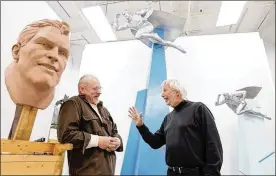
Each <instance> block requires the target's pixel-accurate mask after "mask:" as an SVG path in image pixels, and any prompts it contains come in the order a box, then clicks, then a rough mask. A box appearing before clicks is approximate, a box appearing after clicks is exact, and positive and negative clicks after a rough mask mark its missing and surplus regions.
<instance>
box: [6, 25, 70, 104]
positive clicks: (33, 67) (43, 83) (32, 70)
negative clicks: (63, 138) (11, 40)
mask: <svg viewBox="0 0 276 176" xmlns="http://www.w3.org/2000/svg"><path fill="white" fill-rule="evenodd" d="M67 34H68V33H67ZM20 37H21V38H20V39H19V43H17V44H15V45H14V46H13V47H12V55H13V58H14V61H13V62H12V63H11V64H10V65H9V66H8V67H7V69H6V70H5V83H6V86H7V89H8V92H9V94H10V97H11V99H12V100H13V102H14V103H15V104H20V105H29V106H32V107H36V108H38V109H45V108H47V107H48V106H49V104H50V103H51V101H52V100H53V98H54V94H55V86H56V85H57V84H58V83H59V82H60V78H61V75H62V73H63V71H64V69H65V67H66V63H67V60H68V57H69V46H70V41H69V36H68V35H64V34H63V33H62V32H61V30H60V29H58V28H56V27H54V26H51V25H48V26H43V25H41V26H39V28H38V30H29V31H28V29H27V31H26V32H25V33H23V34H22V36H20ZM22 41H23V42H22ZM22 43H23V44H22Z"/></svg>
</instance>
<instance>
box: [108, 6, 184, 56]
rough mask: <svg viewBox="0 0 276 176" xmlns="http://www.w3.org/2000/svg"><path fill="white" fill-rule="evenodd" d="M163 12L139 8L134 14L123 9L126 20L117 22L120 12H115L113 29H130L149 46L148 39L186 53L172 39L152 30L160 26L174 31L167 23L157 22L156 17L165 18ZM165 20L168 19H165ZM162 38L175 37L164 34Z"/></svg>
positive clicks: (170, 31)
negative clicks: (123, 22)
mask: <svg viewBox="0 0 276 176" xmlns="http://www.w3.org/2000/svg"><path fill="white" fill-rule="evenodd" d="M164 13H165V12H162V13H160V11H154V10H153V8H148V9H141V10H138V11H136V13H135V14H132V13H130V12H128V11H124V12H122V16H123V17H124V18H125V20H126V21H127V22H126V23H125V24H123V25H119V24H118V23H119V17H120V16H121V14H120V13H117V14H116V17H115V20H114V22H113V30H114V31H122V30H126V29H130V30H131V32H132V33H133V35H134V36H135V38H136V39H138V40H144V41H142V42H143V43H145V44H146V45H148V46H150V47H151V44H150V45H149V44H148V43H149V41H150V42H151V43H156V44H161V45H164V46H169V47H173V48H175V49H178V50H179V51H181V52H182V53H186V51H185V50H184V49H183V48H182V47H181V46H177V45H175V44H173V43H172V41H170V40H164V39H162V38H161V37H160V36H159V35H158V34H157V33H156V32H154V29H155V28H162V29H165V28H167V31H169V33H172V32H174V31H173V30H171V29H170V28H171V26H170V25H168V24H166V25H164V24H161V23H162V22H161V23H160V22H157V21H158V19H162V18H164V17H165V18H166V16H165V15H164ZM168 15H170V16H171V14H168ZM178 18H179V17H178ZM164 21H165V20H164ZM166 21H168V20H166ZM184 21H185V20H183V21H182V23H183V22H184ZM160 24H161V25H160ZM180 24H181V22H180ZM183 26H184V25H183ZM176 33H178V32H176ZM170 35H171V34H170ZM174 35H175V34H174ZM176 35H177V34H176ZM178 35H179V34H178ZM164 38H165V39H166V38H167V39H173V38H174V39H175V37H172V36H170V37H166V36H165V37H164ZM145 40H149V41H145Z"/></svg>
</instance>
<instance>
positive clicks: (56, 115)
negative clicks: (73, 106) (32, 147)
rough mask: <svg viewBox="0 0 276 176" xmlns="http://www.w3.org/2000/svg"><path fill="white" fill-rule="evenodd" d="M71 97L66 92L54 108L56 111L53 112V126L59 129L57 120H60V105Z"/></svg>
mask: <svg viewBox="0 0 276 176" xmlns="http://www.w3.org/2000/svg"><path fill="white" fill-rule="evenodd" d="M68 99H69V96H67V95H66V94H65V95H64V97H63V99H61V100H58V101H57V102H56V104H55V108H54V113H53V118H52V122H51V128H54V129H57V121H58V115H59V109H60V106H61V105H62V104H63V103H64V102H65V101H67V100H68Z"/></svg>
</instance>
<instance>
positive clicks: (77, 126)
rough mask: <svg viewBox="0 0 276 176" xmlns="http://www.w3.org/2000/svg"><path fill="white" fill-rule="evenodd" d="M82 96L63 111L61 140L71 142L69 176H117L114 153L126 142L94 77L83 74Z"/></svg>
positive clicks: (72, 98)
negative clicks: (105, 104) (103, 100)
mask: <svg viewBox="0 0 276 176" xmlns="http://www.w3.org/2000/svg"><path fill="white" fill-rule="evenodd" d="M78 91H79V95H78V96H74V97H71V98H70V99H69V100H67V101H66V102H64V103H63V104H62V106H61V108H60V113H59V121H58V128H57V132H58V140H59V142H60V143H72V144H73V150H71V151H68V164H69V173H70V175H114V171H115V165H116V155H115V151H117V152H121V151H123V143H122V139H121V137H120V135H119V134H118V131H117V126H116V124H115V123H114V121H113V118H112V117H111V115H110V113H109V111H108V110H107V109H106V108H105V107H104V106H103V102H102V101H100V100H99V97H100V95H101V85H100V82H99V80H98V79H97V78H96V77H95V76H93V75H84V76H82V77H81V78H80V80H79V83H78Z"/></svg>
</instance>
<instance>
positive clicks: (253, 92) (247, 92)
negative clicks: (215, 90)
mask: <svg viewBox="0 0 276 176" xmlns="http://www.w3.org/2000/svg"><path fill="white" fill-rule="evenodd" d="M261 89H262V88H261V87H256V86H251V87H244V88H242V89H239V90H236V91H235V92H232V93H222V94H219V95H218V97H217V101H216V103H215V105H216V106H220V105H223V104H227V106H228V107H229V108H230V109H231V110H232V111H233V112H234V113H236V114H237V115H241V114H244V113H245V114H249V115H254V116H258V117H260V118H266V119H268V120H271V118H270V117H268V116H267V115H265V114H263V113H261V112H260V111H259V110H258V109H259V107H248V105H247V102H246V99H254V98H255V97H256V96H257V95H258V94H259V92H260V91H261Z"/></svg>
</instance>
